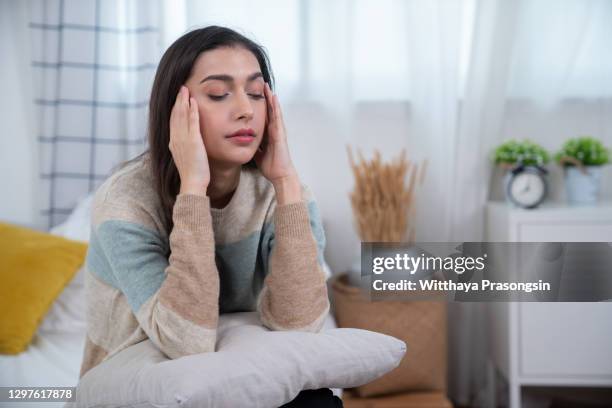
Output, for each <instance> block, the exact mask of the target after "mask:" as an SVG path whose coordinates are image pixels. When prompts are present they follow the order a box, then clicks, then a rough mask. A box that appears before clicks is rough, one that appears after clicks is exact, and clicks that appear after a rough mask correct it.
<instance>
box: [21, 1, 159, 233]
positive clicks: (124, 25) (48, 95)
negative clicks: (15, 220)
mask: <svg viewBox="0 0 612 408" xmlns="http://www.w3.org/2000/svg"><path fill="white" fill-rule="evenodd" d="M29 6H30V25H29V27H30V30H31V39H32V45H31V50H32V56H31V59H32V71H33V75H34V83H35V86H34V98H35V104H36V121H35V123H36V132H37V142H38V145H39V152H40V154H39V156H40V180H39V191H40V194H39V197H40V199H41V200H42V201H41V202H40V205H39V208H40V212H41V216H43V217H44V218H45V221H46V222H45V223H46V226H47V227H48V228H50V227H53V226H54V225H57V224H58V223H60V222H62V221H64V220H65V219H66V217H67V216H68V215H69V214H70V213H71V212H72V210H73V208H74V206H75V205H76V203H77V202H78V201H79V200H80V199H82V198H84V197H85V196H86V195H87V194H89V193H90V192H92V191H94V190H95V189H96V188H97V187H98V186H99V185H100V183H102V182H103V181H104V180H105V179H106V177H107V176H108V175H109V174H110V172H111V170H112V169H113V168H114V167H115V166H116V165H117V164H119V163H121V162H122V161H125V160H127V159H129V158H131V157H133V156H135V155H136V154H138V153H140V152H142V151H143V150H144V149H145V147H146V143H145V142H146V135H145V131H146V110H147V107H148V99H149V91H150V87H151V83H152V78H153V73H154V72H155V68H156V66H157V61H158V58H159V46H160V43H159V30H158V23H159V16H158V3H157V2H148V1H143V0H106V1H102V0H88V1H70V0H55V1H52V0H32V1H30V3H29Z"/></svg>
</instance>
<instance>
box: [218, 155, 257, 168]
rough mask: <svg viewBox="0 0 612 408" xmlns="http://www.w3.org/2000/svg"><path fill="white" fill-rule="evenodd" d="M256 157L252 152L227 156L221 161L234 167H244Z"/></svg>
mask: <svg viewBox="0 0 612 408" xmlns="http://www.w3.org/2000/svg"><path fill="white" fill-rule="evenodd" d="M254 155H255V153H251V152H243V153H237V154H233V155H227V156H225V157H223V158H222V159H221V160H219V161H220V162H223V163H226V164H229V165H232V166H242V165H244V164H247V163H248V162H250V161H251V160H252V159H253V156H254Z"/></svg>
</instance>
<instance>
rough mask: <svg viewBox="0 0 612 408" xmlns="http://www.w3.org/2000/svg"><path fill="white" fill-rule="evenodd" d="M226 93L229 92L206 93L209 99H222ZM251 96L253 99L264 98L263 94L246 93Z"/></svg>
mask: <svg viewBox="0 0 612 408" xmlns="http://www.w3.org/2000/svg"><path fill="white" fill-rule="evenodd" d="M227 95H229V94H225V95H208V97H209V98H210V99H212V100H213V101H220V100H223V99H224V98H225V97H226V96H227ZM248 95H249V96H250V97H251V98H253V99H263V98H265V96H264V95H263V94H248Z"/></svg>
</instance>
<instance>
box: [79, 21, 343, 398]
mask: <svg viewBox="0 0 612 408" xmlns="http://www.w3.org/2000/svg"><path fill="white" fill-rule="evenodd" d="M271 84H272V73H271V70H270V68H269V62H268V58H267V56H266V54H265V52H264V51H263V49H262V48H261V47H260V46H259V45H257V44H255V43H254V42H253V41H251V40H249V39H247V38H245V37H244V36H242V35H240V34H238V33H236V32H235V31H232V30H229V29H227V28H224V27H216V26H211V27H207V28H203V29H199V30H195V31H192V32H189V33H187V34H185V35H184V36H182V37H181V38H179V39H178V40H177V41H176V42H175V43H174V44H172V45H171V46H170V48H169V49H168V50H167V51H166V52H165V54H164V55H163V57H162V59H161V61H160V64H159V67H158V69H157V73H156V77H155V81H154V83H153V88H152V92H151V100H150V105H149V135H148V137H149V150H148V151H147V152H145V153H143V154H142V155H140V156H139V157H137V158H136V159H134V160H132V161H130V162H128V163H127V164H126V165H124V166H123V167H121V168H120V169H119V170H118V171H116V172H115V173H114V174H113V175H112V176H111V177H110V178H109V179H108V180H106V181H105V182H104V184H103V185H102V186H100V188H99V189H98V191H97V192H96V195H95V199H94V204H93V216H92V223H93V225H92V234H91V241H90V247H89V251H88V254H87V261H86V267H87V271H88V273H87V274H86V276H87V278H86V279H87V290H88V336H87V342H86V346H85V355H84V360H83V364H82V367H81V376H82V375H83V374H85V372H87V371H88V370H89V369H91V368H92V367H94V366H96V365H97V364H99V363H100V362H101V361H103V360H105V359H108V358H110V357H111V356H112V355H114V354H115V353H117V352H119V351H120V350H122V349H124V348H126V347H128V346H130V345H133V344H135V343H138V342H140V341H142V340H145V339H147V338H149V339H150V340H151V341H152V342H153V343H154V344H155V345H156V346H157V347H158V348H159V349H160V350H161V351H163V352H164V353H165V354H166V355H167V356H168V357H169V358H178V357H181V356H184V355H189V354H194V353H205V352H213V351H214V350H215V342H216V329H217V322H218V318H219V313H225V312H239V311H253V310H257V311H259V313H260V317H261V320H262V322H263V324H264V325H265V326H267V327H268V328H270V329H271V330H302V331H311V332H316V331H319V330H320V328H321V326H322V324H323V321H324V319H325V317H326V315H327V313H328V311H329V300H328V296H327V286H326V282H325V274H324V272H323V270H322V253H323V248H324V245H325V238H324V233H323V229H322V226H321V220H320V218H319V215H318V212H317V208H316V205H315V204H314V201H313V200H312V196H311V195H310V193H309V190H308V189H307V188H305V187H304V186H302V185H301V183H300V181H299V177H298V174H297V172H296V170H295V167H294V166H293V164H292V161H291V158H290V156H289V149H288V146H287V135H286V131H285V126H284V124H283V117H282V114H281V110H280V105H279V103H278V98H277V97H276V96H275V95H274V94H273V92H272V89H271V86H272V85H271ZM309 401H316V402H317V404H320V403H323V404H325V402H324V401H328V403H329V404H330V405H329V406H341V402H340V400H339V399H338V398H336V397H332V395H331V392H330V390H328V389H322V390H310V391H304V392H302V393H300V394H299V395H298V397H297V398H296V399H295V400H294V401H293V402H291V403H289V405H288V406H308V404H309ZM304 404H305V405H304ZM337 404H340V405H337ZM321 406H325V405H321Z"/></svg>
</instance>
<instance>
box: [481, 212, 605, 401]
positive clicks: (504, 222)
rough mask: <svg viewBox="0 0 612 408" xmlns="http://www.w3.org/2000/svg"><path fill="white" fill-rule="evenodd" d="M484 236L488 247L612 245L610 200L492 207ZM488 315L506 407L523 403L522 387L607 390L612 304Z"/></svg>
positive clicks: (523, 306) (522, 308)
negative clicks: (505, 387) (585, 204)
mask: <svg viewBox="0 0 612 408" xmlns="http://www.w3.org/2000/svg"><path fill="white" fill-rule="evenodd" d="M486 235H487V237H486V239H487V241H489V242H612V203H610V202H607V203H601V204H598V205H596V206H591V207H569V206H567V205H564V204H547V205H543V206H542V207H541V208H538V209H535V210H523V209H519V208H513V207H511V206H509V205H508V204H507V203H505V202H489V203H488V204H487V211H486ZM610 273H612V271H610ZM489 310H490V312H491V313H490V336H491V352H492V355H491V358H492V360H493V363H494V364H495V365H496V367H497V369H498V370H499V371H500V372H501V374H502V375H503V376H504V377H505V378H506V379H507V381H508V385H509V395H510V408H519V407H521V406H525V405H528V404H524V403H525V402H526V401H527V400H528V398H527V397H526V396H525V395H524V394H525V393H524V387H525V386H542V387H563V386H574V387H576V386H592V387H612V303H578V302H576V303H565V302H563V303H561V302H560V303H518V302H506V303H501V302H500V303H491V304H490V308H489ZM611 406H612V402H611Z"/></svg>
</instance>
